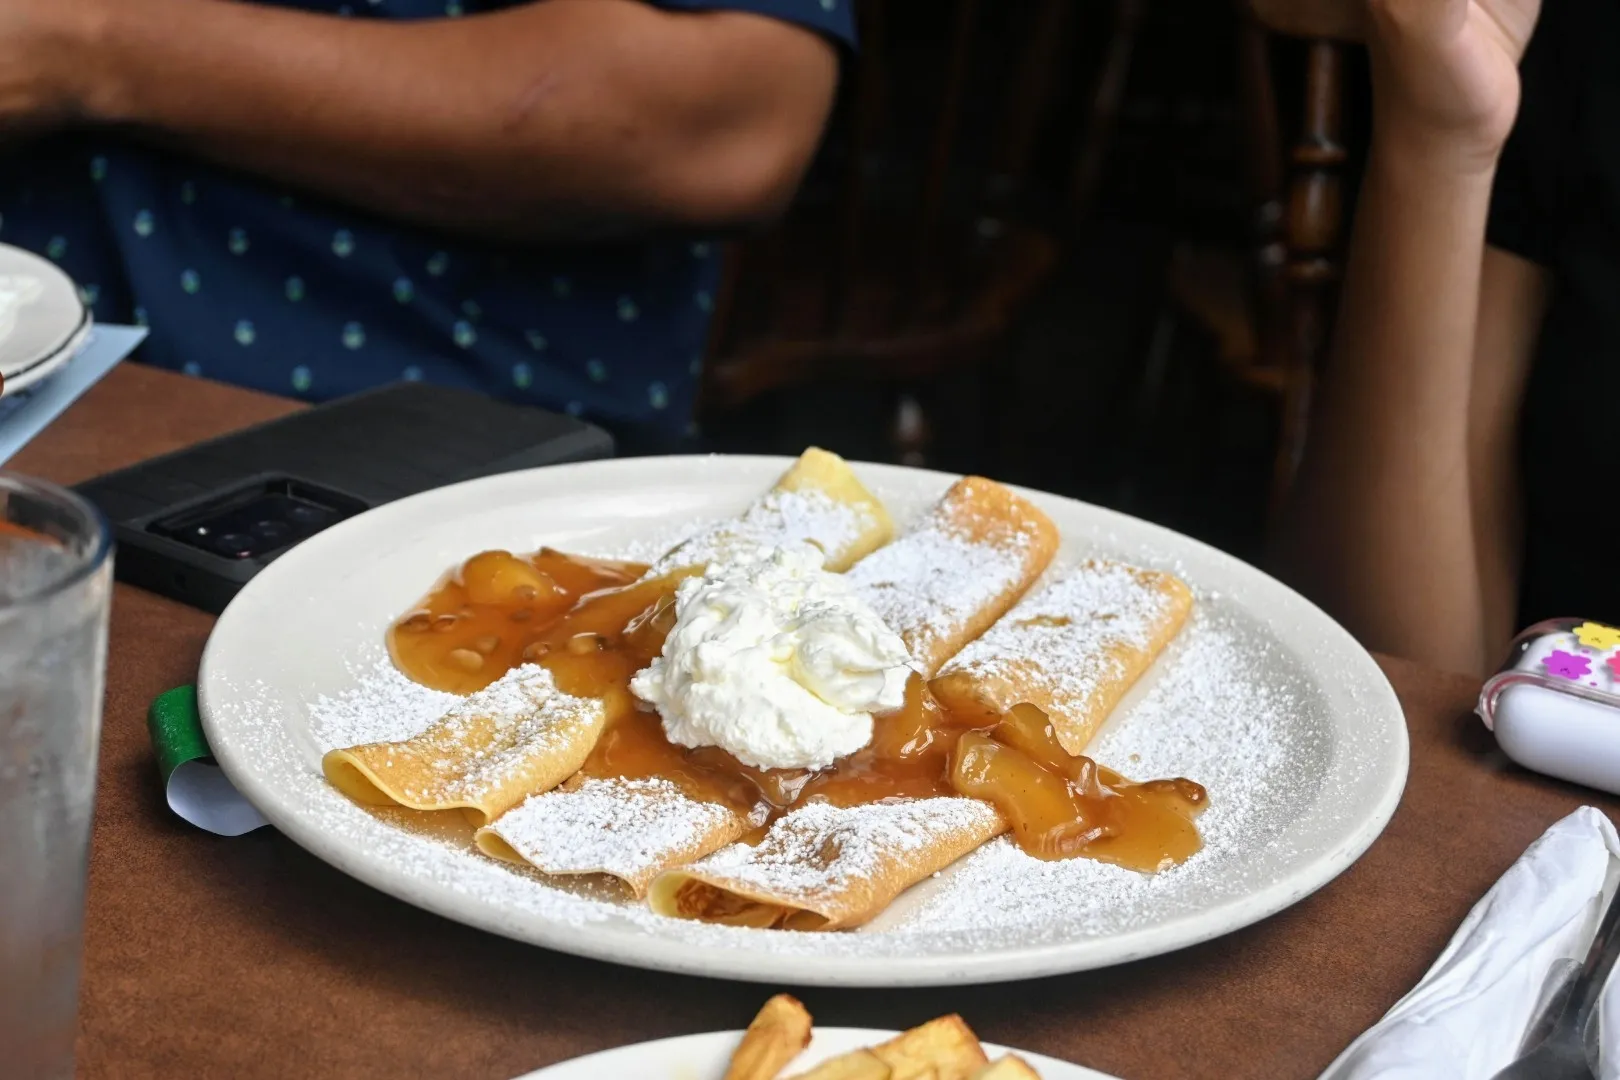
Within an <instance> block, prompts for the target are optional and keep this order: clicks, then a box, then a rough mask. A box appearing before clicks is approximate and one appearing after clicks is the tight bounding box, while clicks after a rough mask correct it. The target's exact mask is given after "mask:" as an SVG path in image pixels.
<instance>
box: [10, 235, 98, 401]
mask: <svg viewBox="0 0 1620 1080" xmlns="http://www.w3.org/2000/svg"><path fill="white" fill-rule="evenodd" d="M89 332H90V315H89V312H88V311H87V310H86V309H85V306H84V303H83V302H82V301H81V300H80V299H79V293H78V289H77V288H75V286H74V284H73V281H72V279H71V278H69V277H68V276H67V275H66V274H64V273H63V272H62V271H61V270H60V269H59V268H58V267H57V266H56V265H55V264H54V263H52V262H50V261H49V260H46V259H42V258H40V257H39V256H38V255H35V254H33V253H32V252H28V251H24V250H22V249H21V248H15V247H9V246H7V245H4V244H0V376H3V377H4V379H5V387H4V391H3V392H4V394H6V395H10V394H14V393H19V392H21V391H22V390H24V389H26V388H27V387H29V386H31V385H33V384H34V383H36V382H38V381H39V380H40V379H43V378H45V377H46V376H47V375H49V374H50V373H51V372H53V371H55V370H56V369H57V368H59V367H61V366H62V365H63V364H65V363H66V362H67V361H68V360H70V359H72V357H73V355H74V353H76V352H77V351H78V350H79V348H80V347H81V346H82V345H83V344H84V340H85V338H86V337H87V336H88V335H89Z"/></svg>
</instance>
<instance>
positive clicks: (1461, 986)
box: [1322, 806, 1620, 1080]
mask: <svg viewBox="0 0 1620 1080" xmlns="http://www.w3.org/2000/svg"><path fill="white" fill-rule="evenodd" d="M1617 877H1620V837H1617V836H1616V834H1615V828H1614V825H1613V824H1612V823H1611V822H1610V821H1609V819H1608V818H1607V817H1605V816H1604V815H1603V814H1602V813H1601V812H1600V811H1598V810H1595V809H1593V808H1592V807H1590V806H1583V807H1581V808H1580V809H1579V810H1577V811H1575V812H1574V813H1573V814H1571V815H1569V816H1568V817H1566V818H1564V819H1563V820H1562V821H1560V822H1558V823H1557V824H1556V825H1554V826H1553V827H1552V828H1550V829H1548V830H1547V831H1546V832H1545V833H1543V834H1542V836H1541V838H1540V839H1538V840H1537V841H1536V842H1535V843H1533V844H1531V845H1530V847H1529V849H1528V850H1526V851H1525V853H1524V854H1523V855H1521V856H1520V857H1519V861H1518V862H1516V863H1514V864H1513V865H1512V866H1511V867H1510V868H1509V869H1508V872H1507V873H1505V874H1503V875H1502V877H1501V880H1499V881H1497V883H1496V884H1495V885H1493V886H1491V890H1490V892H1488V893H1486V894H1485V896H1484V897H1483V898H1482V899H1481V900H1480V901H1479V903H1477V904H1475V905H1474V909H1473V910H1472V911H1470V912H1469V913H1468V917H1467V918H1466V919H1464V920H1463V923H1462V926H1461V927H1459V928H1458V930H1457V933H1456V935H1455V936H1454V937H1452V939H1451V944H1449V945H1447V946H1446V950H1445V952H1443V953H1441V954H1440V959H1438V960H1436V961H1435V962H1434V966H1433V967H1431V968H1430V969H1429V971H1428V974H1426V975H1424V976H1423V979H1422V981H1420V982H1419V983H1418V984H1417V986H1415V987H1413V989H1412V991H1411V992H1410V993H1409V994H1407V995H1406V996H1405V997H1403V998H1402V999H1401V1000H1400V1001H1398V1002H1396V1003H1395V1006H1394V1008H1392V1009H1390V1010H1389V1012H1388V1013H1386V1014H1384V1018H1383V1019H1382V1020H1380V1021H1379V1022H1378V1023H1377V1024H1375V1025H1373V1027H1372V1028H1370V1029H1369V1030H1368V1031H1366V1032H1365V1033H1363V1034H1362V1036H1361V1037H1360V1038H1358V1039H1357V1040H1356V1041H1355V1042H1353V1043H1351V1044H1350V1046H1349V1048H1348V1049H1346V1050H1345V1052H1344V1053H1342V1054H1340V1055H1339V1058H1338V1060H1337V1061H1335V1062H1334V1063H1333V1064H1332V1065H1330V1066H1328V1070H1327V1071H1326V1072H1325V1073H1323V1074H1322V1080H1371V1078H1373V1077H1379V1078H1381V1080H1391V1078H1403V1077H1412V1078H1418V1077H1421V1078H1424V1080H1445V1078H1455V1080H1475V1078H1478V1080H1489V1078H1490V1077H1491V1076H1493V1075H1495V1074H1496V1073H1497V1072H1498V1071H1499V1070H1500V1069H1502V1068H1503V1067H1504V1066H1506V1065H1507V1064H1508V1063H1509V1062H1511V1061H1512V1060H1513V1059H1514V1058H1515V1057H1517V1056H1518V1051H1519V1044H1520V1042H1521V1041H1522V1040H1523V1038H1524V1033H1525V1029H1526V1028H1528V1027H1529V1025H1530V1022H1531V1021H1532V1020H1533V1019H1534V1018H1535V1015H1536V1013H1537V1011H1538V1009H1539V1007H1540V1005H1541V1004H1542V1002H1543V1000H1544V992H1545V990H1546V988H1547V983H1548V976H1549V974H1550V973H1551V972H1552V969H1553V967H1554V966H1555V965H1557V964H1559V962H1560V961H1561V960H1564V959H1566V958H1567V959H1573V960H1575V961H1577V962H1578V961H1580V960H1582V959H1583V958H1584V957H1585V956H1586V952H1587V949H1588V948H1589V947H1590V946H1591V944H1592V938H1593V937H1594V936H1595V935H1596V933H1597V924H1598V920H1599V919H1600V918H1601V916H1602V908H1603V906H1604V904H1605V903H1606V902H1607V900H1608V898H1609V897H1610V896H1611V895H1612V894H1613V892H1614V888H1615V883H1616V879H1617ZM1594 901H1596V902H1594ZM1390 914H1391V917H1392V918H1398V917H1399V915H1398V913H1396V912H1391V913H1390ZM1598 1013H1599V1019H1598V1030H1599V1032H1600V1033H1601V1035H1600V1045H1601V1048H1602V1054H1601V1057H1602V1066H1601V1069H1600V1071H1599V1074H1598V1075H1599V1076H1600V1078H1601V1080H1620V992H1617V989H1616V985H1615V982H1614V980H1612V979H1611V980H1610V982H1609V985H1608V986H1607V987H1605V989H1604V993H1603V998H1602V1000H1601V1002H1600V1005H1599V1009H1598Z"/></svg>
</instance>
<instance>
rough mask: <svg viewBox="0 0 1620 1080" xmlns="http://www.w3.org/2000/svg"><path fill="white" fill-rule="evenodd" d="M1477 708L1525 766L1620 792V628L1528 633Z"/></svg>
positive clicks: (1568, 622) (1563, 622)
mask: <svg viewBox="0 0 1620 1080" xmlns="http://www.w3.org/2000/svg"><path fill="white" fill-rule="evenodd" d="M1476 711H1477V712H1478V714H1479V717H1480V719H1481V720H1483V721H1484V722H1485V726H1486V727H1487V728H1489V729H1490V730H1491V731H1492V732H1493V733H1494V734H1495V736H1496V742H1497V745H1499V746H1501V748H1502V751H1503V753H1505V754H1507V756H1508V757H1510V758H1512V759H1513V760H1514V761H1516V762H1518V763H1519V764H1520V765H1523V766H1524V767H1525V768H1527V769H1533V770H1535V771H1536V772H1539V773H1545V774H1546V775H1548V776H1554V777H1557V778H1559V779H1561V780H1570V781H1573V782H1575V783H1577V784H1585V785H1586V786H1588V787H1593V788H1597V789H1599V790H1601V791H1609V792H1615V793H1620V628H1616V627H1613V626H1608V625H1606V624H1604V623H1598V622H1592V621H1591V620H1588V619H1550V620H1548V621H1546V622H1541V623H1537V624H1536V625H1534V626H1532V627H1530V628H1528V629H1527V630H1525V631H1524V632H1523V633H1521V634H1520V635H1519V636H1518V637H1516V638H1514V639H1513V646H1512V648H1511V649H1510V650H1509V653H1508V658H1507V660H1506V661H1505V662H1504V663H1503V664H1502V667H1501V668H1500V669H1499V670H1498V671H1497V673H1496V674H1495V675H1493V676H1492V677H1491V678H1490V679H1488V680H1487V681H1486V683H1485V686H1484V689H1483V690H1482V691H1481V692H1480V697H1479V707H1478V709H1477V710H1476Z"/></svg>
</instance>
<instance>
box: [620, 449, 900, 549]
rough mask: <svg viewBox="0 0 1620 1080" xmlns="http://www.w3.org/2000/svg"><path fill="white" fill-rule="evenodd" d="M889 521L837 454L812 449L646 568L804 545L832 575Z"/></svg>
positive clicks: (886, 530) (882, 538)
mask: <svg viewBox="0 0 1620 1080" xmlns="http://www.w3.org/2000/svg"><path fill="white" fill-rule="evenodd" d="M893 535H894V523H893V522H892V521H890V520H889V512H888V511H887V510H885V509H884V508H883V504H882V503H881V502H879V501H878V498H877V496H875V495H873V494H872V493H871V492H870V491H868V490H866V486H865V485H864V484H862V483H861V482H860V480H859V479H857V478H856V476H855V472H854V470H852V469H851V468H850V467H849V464H848V463H847V462H846V461H844V459H843V458H841V457H839V456H838V455H837V454H831V453H828V452H827V451H825V450H819V449H817V448H816V447H813V446H812V447H811V448H810V449H808V450H806V451H805V452H804V453H803V454H800V455H799V460H798V461H796V462H794V463H793V467H792V468H790V469H789V470H788V471H787V472H786V473H784V474H783V475H782V477H781V478H780V479H779V480H777V481H776V485H775V486H774V487H772V488H771V490H770V491H769V492H767V493H766V494H765V495H763V496H762V497H760V498H759V499H756V500H755V501H754V502H753V503H752V504H750V505H749V507H748V509H746V510H744V511H743V513H742V514H741V516H739V517H737V518H735V519H733V520H730V521H722V522H719V523H718V524H715V525H712V526H710V527H709V528H707V529H705V530H703V531H702V532H700V533H698V534H697V535H696V536H694V537H692V538H691V539H689V540H687V541H685V542H684V543H682V544H680V545H679V546H677V547H676V548H674V549H673V550H671V551H670V552H669V553H668V554H666V555H664V556H663V557H662V558H661V559H659V560H658V561H657V562H655V563H653V565H652V566H651V568H649V569H648V571H647V576H648V577H652V578H656V577H665V576H667V575H670V574H677V573H680V572H682V571H690V570H692V569H694V568H702V567H703V566H705V565H707V564H708V563H711V562H714V561H716V560H718V559H722V558H725V557H726V556H728V555H732V554H735V553H737V552H739V551H746V550H749V549H750V548H757V547H788V546H792V545H795V544H801V543H809V544H814V545H815V546H816V547H818V548H820V549H821V551H822V553H823V554H824V555H825V556H826V568H827V569H828V570H831V571H833V572H834V573H841V572H842V571H844V570H847V569H849V567H850V566H852V565H853V564H854V563H855V561H856V560H857V559H860V558H862V557H863V556H865V555H867V554H868V553H870V552H872V551H874V550H876V549H877V548H879V547H882V546H883V545H884V544H886V543H888V542H889V538H890V537H892V536H893Z"/></svg>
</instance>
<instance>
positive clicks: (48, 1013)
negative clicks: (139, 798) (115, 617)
mask: <svg viewBox="0 0 1620 1080" xmlns="http://www.w3.org/2000/svg"><path fill="white" fill-rule="evenodd" d="M111 592H112V537H111V534H110V533H109V532H108V531H107V525H106V523H105V522H104V521H103V520H102V518H101V515H100V514H98V513H97V512H96V511H95V509H94V508H93V507H91V506H90V504H89V503H87V502H85V501H84V500H83V499H80V498H79V497H78V496H76V495H73V494H72V493H70V492H68V491H65V490H63V489H62V488H59V487H56V486H55V485H53V484H47V483H44V482H42V481H38V480H30V479H27V478H25V477H21V476H13V475H8V474H5V473H0V1073H3V1074H4V1075H5V1076H7V1077H14V1078H17V1080H58V1078H65V1077H71V1076H72V1075H73V1038H74V1033H75V1030H76V1028H77V1013H78V986H79V958H80V952H81V944H82V939H83V927H84V884H85V871H86V860H87V857H88V855H89V847H90V811H91V807H92V805H93V804H94V801H95V789H96V746H97V743H98V742H99V740H100V735H101V696H102V684H103V681H104V678H105V673H106V663H107V608H108V598H109V596H110V595H111Z"/></svg>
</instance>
